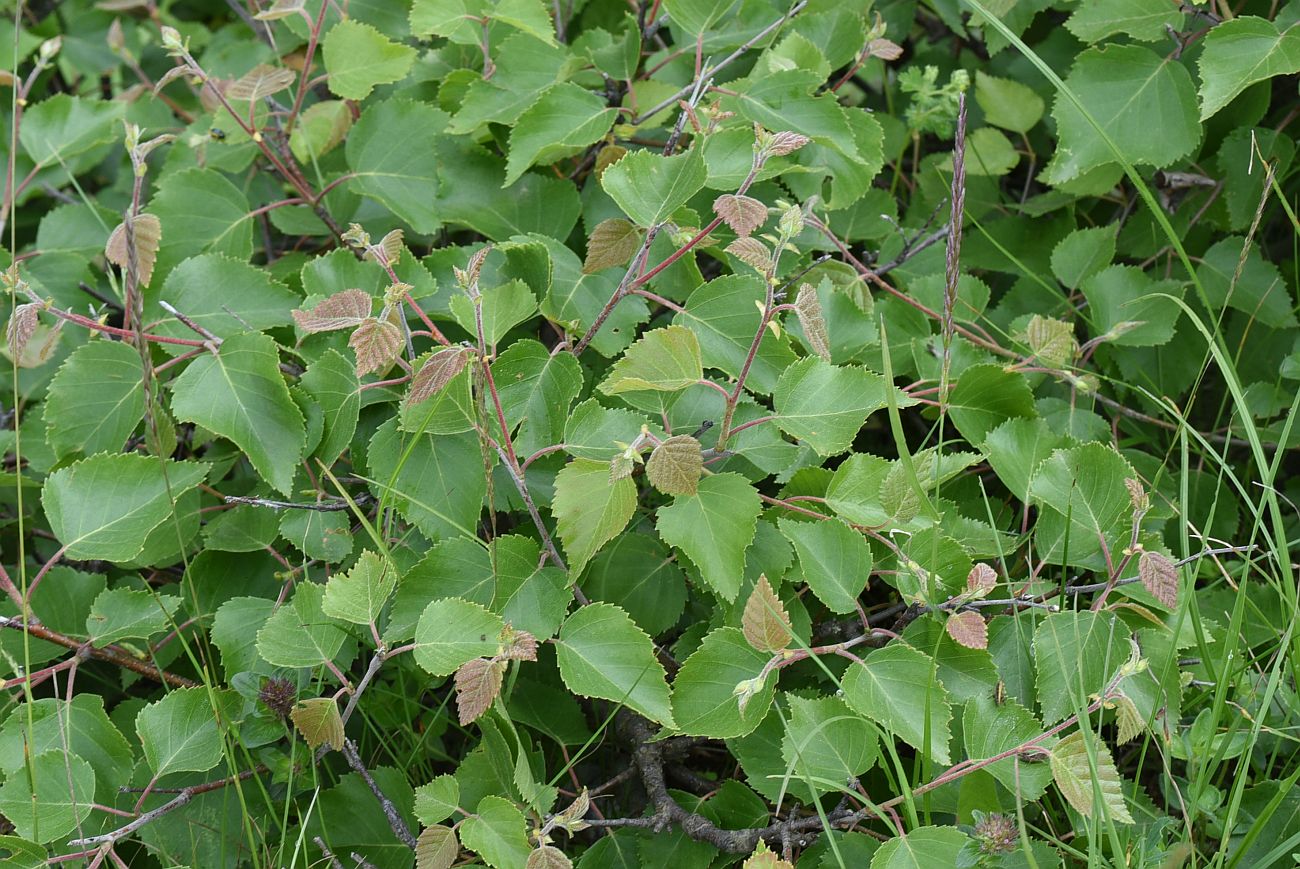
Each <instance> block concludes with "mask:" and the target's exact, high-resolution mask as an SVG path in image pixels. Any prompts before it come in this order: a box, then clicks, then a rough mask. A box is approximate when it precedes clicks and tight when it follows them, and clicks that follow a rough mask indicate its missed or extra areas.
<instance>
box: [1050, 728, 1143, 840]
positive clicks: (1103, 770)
mask: <svg viewBox="0 0 1300 869" xmlns="http://www.w3.org/2000/svg"><path fill="white" fill-rule="evenodd" d="M1090 747H1091V749H1092V754H1093V762H1095V764H1096V771H1097V774H1096V776H1095V777H1094V776H1093V765H1092V762H1090V761H1089V759H1088V754H1089V752H1088V749H1089V748H1090ZM1051 763H1052V776H1053V778H1055V779H1056V786H1057V787H1058V788H1060V789H1061V795H1062V796H1063V797H1065V799H1066V800H1067V801H1068V802H1069V803H1070V805H1071V806H1074V808H1075V810H1076V811H1077V812H1079V814H1081V815H1084V816H1086V817H1089V818H1094V817H1098V815H1101V816H1102V817H1109V818H1110V820H1112V821H1114V822H1115V823H1118V824H1131V823H1133V816H1132V815H1131V814H1129V810H1128V806H1126V805H1125V804H1124V790H1123V788H1124V785H1123V781H1122V780H1121V779H1120V777H1119V771H1118V770H1116V769H1115V761H1114V760H1112V759H1111V756H1110V751H1109V750H1108V749H1107V748H1106V746H1105V745H1103V744H1102V743H1101V741H1100V740H1098V739H1097V738H1096V737H1095V736H1093V735H1092V733H1091V732H1090V731H1084V730H1076V731H1075V732H1074V733H1071V734H1070V735H1069V736H1067V737H1065V738H1064V739H1062V740H1061V741H1060V742H1058V743H1057V744H1056V745H1055V746H1054V747H1053V748H1052V754H1051ZM1094 787H1095V788H1096V791H1100V794H1101V806H1102V810H1103V811H1102V812H1098V811H1097V808H1098V807H1097V803H1096V802H1095V800H1094V795H1095V793H1096V791H1094Z"/></svg>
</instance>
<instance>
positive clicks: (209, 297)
mask: <svg viewBox="0 0 1300 869" xmlns="http://www.w3.org/2000/svg"><path fill="white" fill-rule="evenodd" d="M161 298H162V301H164V302H168V303H169V304H171V305H172V306H173V307H174V308H176V309H177V310H178V311H180V312H181V313H182V314H184V315H185V316H186V317H187V318H189V319H190V320H193V321H194V322H196V323H198V324H199V325H200V326H202V327H203V328H205V329H207V330H208V331H209V332H212V333H213V334H214V335H216V336H217V337H218V338H225V337H226V336H228V335H235V334H238V333H240V332H261V331H265V330H267V329H271V328H274V327H276V326H286V325H288V324H289V323H291V322H293V317H292V316H291V315H290V313H289V312H290V311H292V310H293V309H294V308H295V307H297V305H298V304H299V303H300V302H301V301H302V299H301V297H300V296H299V295H298V294H297V293H294V292H292V291H290V290H289V288H288V287H286V286H285V285H284V284H281V283H279V282H278V281H275V280H273V279H272V278H271V276H270V274H268V273H267V271H266V270H265V269H263V268H259V267H258V266H252V265H249V264H248V263H245V262H242V261H239V260H236V259H233V258H232V257H229V256H225V255H222V254H217V253H206V254H201V255H199V256H196V257H191V258H189V259H187V260H185V261H184V262H182V263H179V264H178V265H177V266H176V268H174V269H172V270H171V272H170V273H169V274H168V275H167V280H166V281H165V282H164V283H163V287H162V295H161ZM157 316H159V317H161V318H163V319H162V322H160V323H159V324H158V326H157V327H155V328H154V329H152V330H151V331H153V332H155V333H157V334H159V335H168V336H171V337H173V338H193V337H194V332H193V330H192V329H190V327H188V326H186V325H185V324H184V323H182V322H180V321H179V320H177V319H175V318H173V317H171V316H170V315H168V314H165V313H163V312H162V311H161V309H160V310H159V312H158V314H157ZM164 346H169V347H173V348H174V347H175V345H164ZM176 349H186V348H176Z"/></svg>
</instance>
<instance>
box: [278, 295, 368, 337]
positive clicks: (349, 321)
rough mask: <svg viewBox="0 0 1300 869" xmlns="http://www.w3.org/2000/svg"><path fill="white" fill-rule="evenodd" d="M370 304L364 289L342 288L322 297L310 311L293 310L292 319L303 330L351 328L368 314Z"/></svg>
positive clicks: (328, 330) (359, 323) (323, 330)
mask: <svg viewBox="0 0 1300 869" xmlns="http://www.w3.org/2000/svg"><path fill="white" fill-rule="evenodd" d="M370 306H371V301H370V294H369V293H367V292H366V291H365V290H344V291H343V292H341V293H335V294H334V295H332V296H330V297H328V298H326V299H322V300H321V301H320V302H318V303H317V304H316V307H314V308H312V309H311V310H310V311H294V312H293V319H294V322H295V323H297V324H298V328H300V329H302V330H303V331H304V332H332V331H334V330H336V329H352V328H354V327H356V326H360V325H361V323H362V322H363V321H364V320H365V319H366V318H367V317H369V316H370Z"/></svg>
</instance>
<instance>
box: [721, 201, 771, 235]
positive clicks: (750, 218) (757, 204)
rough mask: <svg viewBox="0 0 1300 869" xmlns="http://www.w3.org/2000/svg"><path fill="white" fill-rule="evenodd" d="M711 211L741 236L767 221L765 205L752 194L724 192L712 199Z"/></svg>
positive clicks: (748, 233)
mask: <svg viewBox="0 0 1300 869" xmlns="http://www.w3.org/2000/svg"><path fill="white" fill-rule="evenodd" d="M713 211H714V212H715V213H716V214H717V215H718V217H721V218H722V222H723V223H725V224H727V226H729V227H731V229H732V231H733V232H735V233H736V235H738V236H740V237H741V238H744V237H746V236H748V235H752V234H753V232H754V230H756V229H758V228H759V227H760V226H762V225H763V224H764V223H766V222H767V206H766V205H764V204H763V203H762V202H761V201H759V200H757V199H755V198H754V197H752V196H742V195H737V194H734V193H724V194H722V195H721V196H719V197H718V198H717V199H715V200H713Z"/></svg>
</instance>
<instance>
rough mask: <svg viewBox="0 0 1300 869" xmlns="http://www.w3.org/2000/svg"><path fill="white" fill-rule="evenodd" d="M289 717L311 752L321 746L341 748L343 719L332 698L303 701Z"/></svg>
mask: <svg viewBox="0 0 1300 869" xmlns="http://www.w3.org/2000/svg"><path fill="white" fill-rule="evenodd" d="M289 717H290V718H292V719H293V726H294V727H296V728H297V729H298V732H299V733H300V734H302V738H303V739H305V740H306V741H307V745H308V746H310V747H311V749H312V750H313V751H314V750H316V749H317V748H320V747H321V746H322V745H328V746H329V747H330V748H333V749H335V750H338V749H340V748H342V747H343V718H342V717H341V716H340V715H339V707H338V704H337V703H335V702H334V699H333V698H332V697H313V698H312V699H310V700H303V701H302V702H300V703H299V704H298V705H297V706H295V707H294V708H293V711H292V712H290V713H289Z"/></svg>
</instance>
